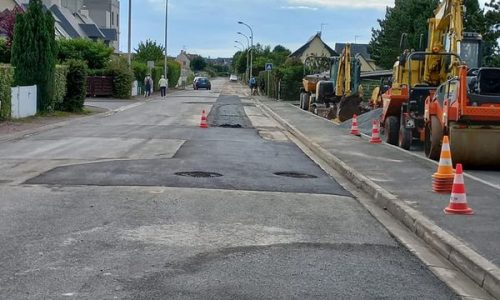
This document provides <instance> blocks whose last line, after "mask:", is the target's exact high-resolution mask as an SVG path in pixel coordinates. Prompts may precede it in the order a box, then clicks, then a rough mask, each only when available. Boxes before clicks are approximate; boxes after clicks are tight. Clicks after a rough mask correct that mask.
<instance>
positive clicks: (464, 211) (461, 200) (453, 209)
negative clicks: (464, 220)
mask: <svg viewBox="0 0 500 300" xmlns="http://www.w3.org/2000/svg"><path fill="white" fill-rule="evenodd" d="M444 212H445V213H446V214H454V215H472V214H474V212H473V211H472V209H471V208H470V207H469V205H467V197H466V195H465V184H464V175H463V170H462V164H457V173H456V174H455V178H454V180H453V188H452V190H451V197H450V204H449V205H448V207H447V208H445V209H444Z"/></svg>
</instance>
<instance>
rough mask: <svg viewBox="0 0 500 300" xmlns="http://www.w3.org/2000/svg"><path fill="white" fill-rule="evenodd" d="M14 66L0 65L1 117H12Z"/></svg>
mask: <svg viewBox="0 0 500 300" xmlns="http://www.w3.org/2000/svg"><path fill="white" fill-rule="evenodd" d="M13 76H14V68H12V67H11V66H10V65H0V101H1V102H2V103H1V104H0V119H3V120H5V119H10V113H11V97H12V92H11V86H12V84H13Z"/></svg>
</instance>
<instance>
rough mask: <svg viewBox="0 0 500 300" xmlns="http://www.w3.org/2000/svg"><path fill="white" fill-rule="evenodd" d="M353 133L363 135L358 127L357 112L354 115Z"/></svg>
mask: <svg viewBox="0 0 500 300" xmlns="http://www.w3.org/2000/svg"><path fill="white" fill-rule="evenodd" d="M351 134H352V135H355V136H361V132H359V129H358V116H357V115H356V114H354V115H353V116H352V125H351Z"/></svg>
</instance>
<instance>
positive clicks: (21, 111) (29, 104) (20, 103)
mask: <svg viewBox="0 0 500 300" xmlns="http://www.w3.org/2000/svg"><path fill="white" fill-rule="evenodd" d="M11 101H12V110H11V117H12V118H14V119H19V118H26V117H30V116H34V115H36V85H33V86H16V87H13V88H12V100H11Z"/></svg>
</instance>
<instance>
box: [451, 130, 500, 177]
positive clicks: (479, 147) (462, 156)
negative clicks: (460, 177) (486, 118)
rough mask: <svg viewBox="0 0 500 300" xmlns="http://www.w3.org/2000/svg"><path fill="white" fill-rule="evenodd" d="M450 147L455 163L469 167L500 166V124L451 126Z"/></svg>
mask: <svg viewBox="0 0 500 300" xmlns="http://www.w3.org/2000/svg"><path fill="white" fill-rule="evenodd" d="M450 147H451V155H452V159H453V162H454V163H461V164H463V165H464V167H466V168H468V169H476V168H480V169H496V170H498V168H500V151H499V149H500V126H487V127H484V126H482V127H481V126H472V127H469V128H460V127H459V126H457V125H452V126H450Z"/></svg>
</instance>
